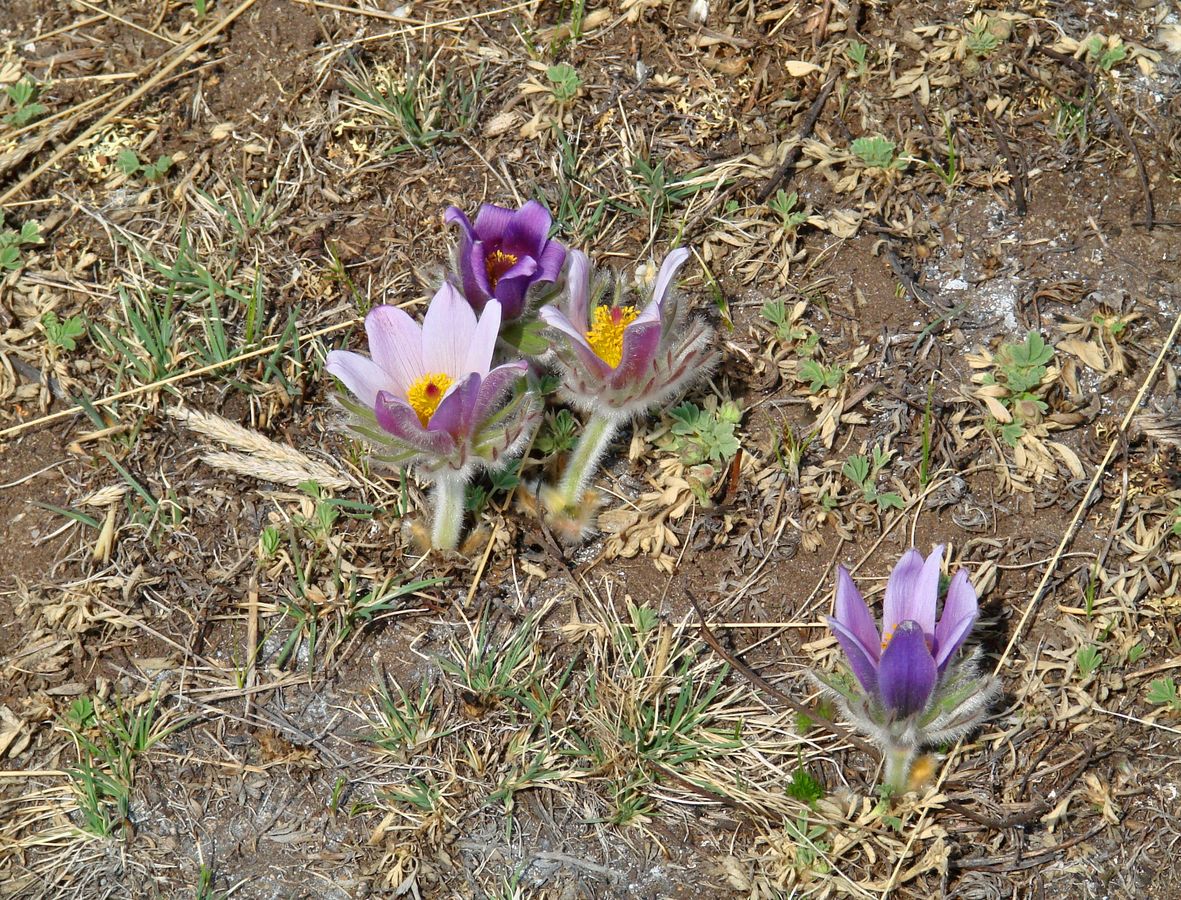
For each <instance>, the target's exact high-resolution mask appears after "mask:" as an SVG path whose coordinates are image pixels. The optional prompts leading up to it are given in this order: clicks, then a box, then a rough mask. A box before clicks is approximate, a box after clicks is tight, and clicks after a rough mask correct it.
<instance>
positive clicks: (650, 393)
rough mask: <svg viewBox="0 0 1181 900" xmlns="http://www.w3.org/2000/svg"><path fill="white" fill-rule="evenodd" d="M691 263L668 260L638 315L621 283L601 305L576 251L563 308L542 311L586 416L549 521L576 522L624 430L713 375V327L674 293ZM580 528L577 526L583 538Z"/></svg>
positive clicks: (567, 392)
mask: <svg viewBox="0 0 1181 900" xmlns="http://www.w3.org/2000/svg"><path fill="white" fill-rule="evenodd" d="M688 258H689V251H688V250H686V249H684V248H682V249H679V250H674V251H673V252H672V253H670V254H669V255H668V258H667V259H665V261H664V264H663V265H662V266H661V267H660V271H659V273H658V274H657V276H656V283H655V285H654V286H653V289H652V295H651V297H650V298H649V300H648V303H647V304H646V305H645V306H644V307H643V308H642V309H641V308H640V307H639V306H638V305H631V304H626V303H622V302H620V301H621V299H622V298H621V296H620V294H621V291H620V290H619V287H618V285H617V289H616V292H615V297H614V302H613V303H604V302H602V300H603V294H604V293H605V288H606V285H605V283H604V282H602V281H599V282H596V283H592V279H591V270H590V260H589V259H588V258H587V256H586V254H584V253H581V252H579V251H577V250H575V251H572V252H571V254H570V265H569V267H568V270H567V273H566V289H565V290H566V293H565V302H564V303H563V304H562V306H561V307H558V306H555V305H548V306H544V307H542V308H541V310H540V311H539V312H538V317H539V318H540V319H541V320H542V321H543V322H545V324H547V325H549V326H550V328H551V330H552V331H553V332H554V333H555V337H554V340H552V341H551V343H550V347H551V351H552V355H553V359H554V361H555V363H556V365H557V368H558V370H559V374H560V376H561V378H560V382H559V385H560V387H559V389H560V391H561V392H562V393H563V395H564V396H565V398H566V399H567V400H569V401H570V402H571V403H572V404H574V405H575V406H577V407H579V408H581V409H582V410H583V411H585V412H586V413H588V414H589V418H588V420H587V423H586V427H585V428H584V430H583V434H582V437H581V438H580V440H579V442H578V446H577V447H575V449H574V452H573V454H572V455H571V457H570V460H569V462H568V463H567V466H566V471H565V473H564V475H563V477H562V481H561V482H560V484H559V485H558V486H557V487H556V488H554V489H551V490H549V491H548V492H546V494H545V497H544V499H545V505H546V507H547V509H548V511H549V513H550V514H551V515H552V516H556V517H559V518H560V517H563V516H564V517H566V518H567V519H569V520H570V521H577V520H578V516H577V515H576V513H577V511H578V510H579V509H580V507H581V506H583V505H584V504H583V491H584V490H585V488H586V485H587V483H588V481H589V480H590V478H591V476H592V475H593V473H594V469H595V466H596V465H597V463H598V461H599V459H600V458H601V457H602V455H603V453H604V451H605V450H606V449H607V446H608V445H609V444H610V442H611V439H612V437H614V435H615V432H616V431H617V430H618V429H619V427H620V425H622V424H623V423H624V422H625V421H626V420H627V419H629V418H631V417H633V416H636V415H639V414H641V413H644V412H647V411H648V410H650V409H652V408H653V407H655V406H658V405H660V404H662V403H664V402H666V401H668V400H669V399H671V398H672V397H673V396H675V395H676V394H677V393H679V392H680V391H682V390H684V388H685V387H686V386H687V385H688V384H689V382H691V381H692V380H694V379H696V378H700V377H701V376H702V375H704V374H705V373H706V372H707V371H708V367H709V362H710V357H711V355H712V351H711V348H710V338H711V337H712V329H711V328H710V327H709V325H708V324H707V323H706V322H705V321H704V320H703V319H700V318H698V317H690V316H689V315H688V313H687V310H686V309H685V308H684V306H683V305H682V303H681V302H680V297H679V295H678V294H677V293H676V292H675V291H674V290H672V283H673V278H674V277H675V276H676V273H677V270H678V269H680V267H681V266H682V265H683V264H684V263H685V260H687V259H688ZM582 530H583V529H582V527H581V525H580V526H579V528H578V534H579V535H580V534H581V533H582ZM571 536H575V535H571Z"/></svg>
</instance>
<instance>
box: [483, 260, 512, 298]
mask: <svg viewBox="0 0 1181 900" xmlns="http://www.w3.org/2000/svg"><path fill="white" fill-rule="evenodd" d="M516 264H517V257H516V256H514V255H513V254H511V253H505V252H504V251H503V250H493V251H492V252H491V253H489V254H488V255H487V256H486V257H485V258H484V271H486V272H487V273H488V287H489V289H490V290H493V291H495V290H496V282H498V281H500V276H501V275H503V274H504V273H505V272H507V271H508V270H509V269H511V268H512V267H513V266H515V265H516Z"/></svg>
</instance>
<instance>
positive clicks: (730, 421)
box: [666, 400, 742, 466]
mask: <svg viewBox="0 0 1181 900" xmlns="http://www.w3.org/2000/svg"><path fill="white" fill-rule="evenodd" d="M668 414H669V416H670V417H671V418H672V420H673V424H672V427H671V428H670V429H669V434H670V438H671V440H669V441H668V442H667V445H666V446H667V447H668V449H671V450H673V451H674V452H676V453H677V454H679V455H680V457H681V461H682V462H684V463H685V465H688V466H694V465H698V464H699V463H704V462H713V463H719V464H720V463H724V462H727V461H728V460H731V459H733V458H734V454H736V453H737V452H738V450H739V448H740V446H741V444H740V443H739V441H738V438H737V437H736V436H735V435H734V429H735V428H737V427H738V424H739V423H740V422H741V421H742V410H740V409H739V408H738V405H737V404H735V403H733V402H731V401H729V400H727V401H725V402H723V403H720V404H718V406H717V408H716V409H714V410H710V409H708V408H706V409H703V408H701V407H699V406H697V405H696V404H694V403H690V402H688V401H686V402H684V403H682V404H680V405H679V406H675V407H673V408H672V409H670V410H669V412H668Z"/></svg>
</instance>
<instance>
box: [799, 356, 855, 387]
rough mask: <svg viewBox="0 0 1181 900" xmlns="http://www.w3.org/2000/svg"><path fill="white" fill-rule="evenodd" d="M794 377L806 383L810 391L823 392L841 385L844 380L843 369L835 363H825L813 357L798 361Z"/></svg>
mask: <svg viewBox="0 0 1181 900" xmlns="http://www.w3.org/2000/svg"><path fill="white" fill-rule="evenodd" d="M796 377H797V378H798V379H799V380H800V381H802V382H806V383H807V385H808V391H809V392H810V393H812V394H823V393H827V392H832V391H835V390H836V389H837V388H838V387H840V386H841V382H842V381H844V380H845V369H844V367H843V366H838V365H836V364H835V363H834V364H827V365H826V364H825V363H822V362H819V361H818V360H815V359H805V360H802V361H801V362H800V368H799V371H798V373H797V375H796Z"/></svg>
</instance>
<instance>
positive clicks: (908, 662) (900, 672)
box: [878, 619, 939, 718]
mask: <svg viewBox="0 0 1181 900" xmlns="http://www.w3.org/2000/svg"><path fill="white" fill-rule="evenodd" d="M938 677H939V671H938V669H937V668H936V666H935V660H934V658H933V657H932V656H931V651H930V650H929V649H928V648H927V636H926V635H925V634H923V628H922V626H921V625H920V624H919V623H918V622H915V621H914V620H912V619H907V620H906V621H904V622H901V623H899V625H898V628H897V629H896V630H895V632H894V636H893V637H892V638H891V639H890V643H889V644H888V645H887V646H886V649H885V650H883V651H882V658H881V659H880V660H879V661H878V692H879V693H880V695H881V698H882V702H883V703H884V704H885V705H886V706H887V707H888V708H889V709H891V710H892V711H893V712H894V714H895V715H896V716H898V717H899V718H905V717H907V716H910V715H913V714H914V713H917V712H921V711H922V710H923V709H925V708H926V706H927V703H928V702H929V701H930V699H931V692H932V691H933V690H934V689H935V682H936V680H937V679H938Z"/></svg>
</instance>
